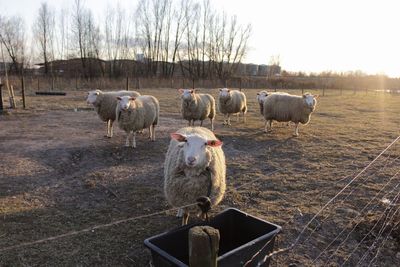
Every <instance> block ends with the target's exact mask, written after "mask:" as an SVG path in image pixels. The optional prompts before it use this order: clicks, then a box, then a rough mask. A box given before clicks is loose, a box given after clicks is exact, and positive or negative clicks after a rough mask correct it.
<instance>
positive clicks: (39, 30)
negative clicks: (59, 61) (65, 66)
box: [33, 2, 55, 74]
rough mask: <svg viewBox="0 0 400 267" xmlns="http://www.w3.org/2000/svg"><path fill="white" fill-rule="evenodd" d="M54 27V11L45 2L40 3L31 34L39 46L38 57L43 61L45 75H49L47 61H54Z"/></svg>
mask: <svg viewBox="0 0 400 267" xmlns="http://www.w3.org/2000/svg"><path fill="white" fill-rule="evenodd" d="M54 26H55V19H54V11H53V10H52V9H51V8H50V7H49V6H48V5H47V3H46V2H42V3H41V5H40V8H39V12H38V15H37V18H36V21H35V23H34V25H33V33H34V38H35V40H36V41H37V42H38V43H39V46H40V55H41V59H42V60H43V61H44V73H45V74H48V73H49V61H51V60H53V59H54V45H53V40H54Z"/></svg>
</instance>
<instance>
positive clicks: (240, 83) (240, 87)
mask: <svg viewBox="0 0 400 267" xmlns="http://www.w3.org/2000/svg"><path fill="white" fill-rule="evenodd" d="M239 91H240V92H241V91H242V77H240V78H239Z"/></svg>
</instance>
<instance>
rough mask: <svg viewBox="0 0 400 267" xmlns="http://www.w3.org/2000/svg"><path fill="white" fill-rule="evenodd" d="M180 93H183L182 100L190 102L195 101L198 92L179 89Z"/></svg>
mask: <svg viewBox="0 0 400 267" xmlns="http://www.w3.org/2000/svg"><path fill="white" fill-rule="evenodd" d="M179 92H180V93H181V98H182V100H184V101H188V102H190V101H193V100H194V94H195V92H196V91H195V90H194V89H179Z"/></svg>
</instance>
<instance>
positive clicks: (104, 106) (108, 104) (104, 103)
mask: <svg viewBox="0 0 400 267" xmlns="http://www.w3.org/2000/svg"><path fill="white" fill-rule="evenodd" d="M118 96H133V97H137V96H140V93H138V92H136V91H116V92H103V91H101V90H93V91H89V92H88V96H87V99H86V102H87V103H88V104H92V105H93V106H94V108H95V110H96V112H97V114H98V115H99V117H100V119H101V120H102V121H105V122H107V135H106V137H108V138H111V137H112V136H113V123H114V121H115V118H116V117H115V109H116V107H117V102H118V101H117V97H118Z"/></svg>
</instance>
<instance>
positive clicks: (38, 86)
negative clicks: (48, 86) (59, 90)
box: [37, 77, 40, 91]
mask: <svg viewBox="0 0 400 267" xmlns="http://www.w3.org/2000/svg"><path fill="white" fill-rule="evenodd" d="M37 90H38V91H40V82H39V77H37Z"/></svg>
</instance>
